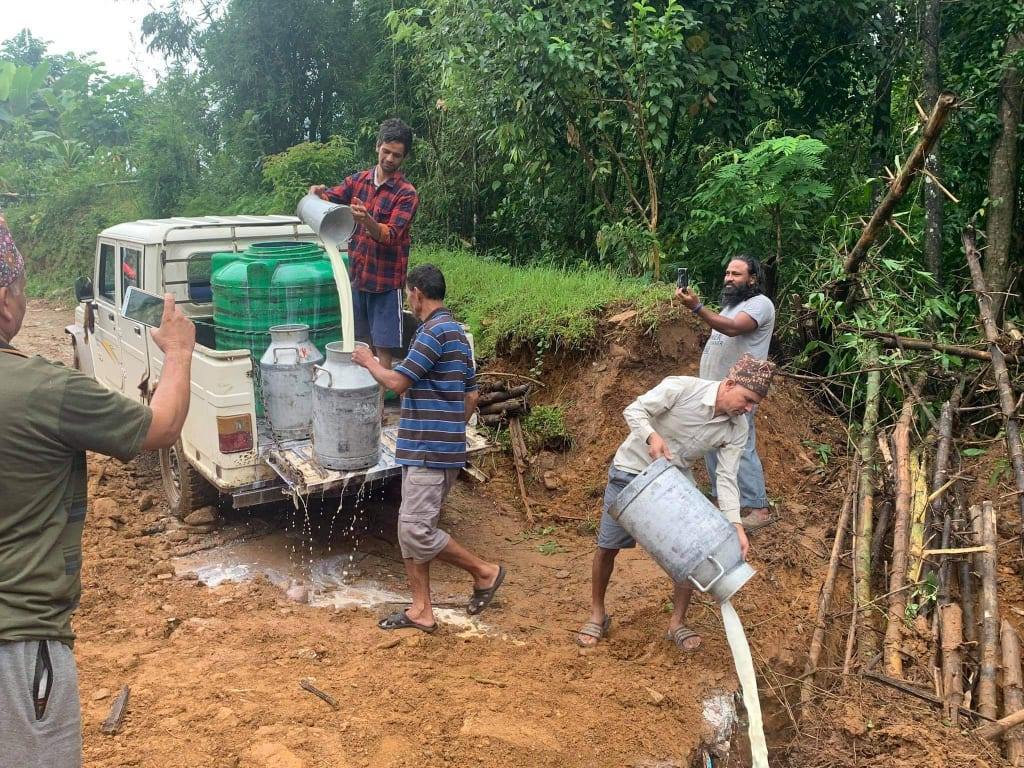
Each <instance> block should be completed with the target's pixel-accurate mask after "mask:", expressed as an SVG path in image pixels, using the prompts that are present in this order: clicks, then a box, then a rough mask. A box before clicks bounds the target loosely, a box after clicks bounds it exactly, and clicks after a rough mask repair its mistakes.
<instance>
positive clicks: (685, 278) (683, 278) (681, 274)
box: [676, 267, 690, 291]
mask: <svg viewBox="0 0 1024 768" xmlns="http://www.w3.org/2000/svg"><path fill="white" fill-rule="evenodd" d="M676 287H677V288H682V289H683V290H684V291H685V290H686V289H687V288H689V287H690V270H689V269H687V268H686V267H679V268H678V269H677V270H676Z"/></svg>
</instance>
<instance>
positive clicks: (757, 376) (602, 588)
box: [575, 355, 774, 651]
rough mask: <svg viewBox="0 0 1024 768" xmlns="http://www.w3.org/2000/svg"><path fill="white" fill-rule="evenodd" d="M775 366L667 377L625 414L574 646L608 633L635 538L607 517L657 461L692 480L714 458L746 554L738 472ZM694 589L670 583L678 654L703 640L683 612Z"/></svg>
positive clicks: (721, 498)
mask: <svg viewBox="0 0 1024 768" xmlns="http://www.w3.org/2000/svg"><path fill="white" fill-rule="evenodd" d="M773 370H774V366H773V365H772V363H769V362H768V361H766V360H755V359H754V358H753V357H751V356H750V355H744V356H743V357H742V358H740V359H739V360H738V361H737V362H736V364H735V365H734V366H733V367H732V368H731V369H730V370H729V373H728V376H726V377H725V378H724V379H723V380H721V381H706V380H704V379H698V378H695V377H692V376H669V377H667V378H666V379H664V380H663V381H662V382H661V383H660V384H659V385H658V386H656V387H655V388H654V389H652V390H651V391H649V392H647V393H645V394H643V395H641V396H640V397H638V398H637V399H636V400H634V401H633V402H632V403H630V405H629V406H628V407H627V408H626V410H625V411H623V416H624V417H625V419H626V423H627V424H628V425H629V436H628V437H627V438H626V439H625V440H624V441H623V443H622V445H620V446H619V450H618V451H617V452H616V453H615V457H614V459H612V465H611V467H610V468H609V470H608V485H607V486H606V488H605V493H604V509H603V512H602V514H601V524H600V528H599V529H598V534H597V551H596V552H595V553H594V562H593V566H592V571H591V599H590V617H589V618H588V620H587V622H586V623H585V624H584V625H583V626H582V627H581V628H580V629H579V631H578V632H577V633H576V635H575V640H576V644H577V645H580V646H582V647H584V648H589V647H592V646H594V645H596V644H597V643H598V641H599V640H600V639H601V638H603V637H605V635H607V634H608V629H609V627H610V626H611V616H610V615H609V614H608V611H607V610H606V607H605V594H606V592H607V590H608V582H609V581H610V580H611V576H612V571H613V569H614V567H615V557H616V555H618V553H619V550H620V549H625V548H630V547H634V546H636V541H635V540H634V539H633V537H632V536H630V535H629V533H628V532H627V531H626V529H625V528H623V527H622V526H621V525H619V523H618V522H617V521H616V520H615V519H614V518H613V517H612V516H611V515H610V514H609V513H608V510H609V508H610V507H611V505H612V504H613V503H614V502H615V499H616V498H618V495H619V494H620V493H621V492H622V490H623V489H624V488H625V487H626V486H627V485H628V484H629V483H630V482H631V481H632V480H633V478H635V477H636V476H637V475H638V474H640V473H641V472H643V471H644V469H646V468H647V466H648V465H649V464H650V463H651V462H653V461H654V460H655V459H659V458H665V459H667V460H668V461H671V462H672V463H674V464H675V465H676V466H678V467H679V468H680V469H681V470H682V471H683V472H684V473H685V474H686V475H687V477H689V478H690V480H691V481H692V480H693V476H692V475H691V474H690V467H691V466H692V465H693V462H694V461H696V460H697V459H700V458H703V457H704V455H705V454H706V453H713V454H714V455H715V457H716V459H717V481H718V482H717V485H718V507H719V510H720V511H721V512H722V514H723V515H725V517H726V518H727V519H728V520H729V522H730V523H732V524H733V525H734V526H735V527H736V535H737V536H738V537H739V540H740V549H741V551H742V553H743V557H744V558H746V556H747V548H748V544H747V536H746V533H745V532H744V530H743V525H742V523H741V522H740V496H739V488H738V486H737V479H736V475H737V470H738V468H739V463H740V457H741V455H742V454H743V451H744V447H745V446H746V443H747V430H748V424H747V418H746V415H747V414H748V413H750V411H751V410H753V408H754V407H755V406H756V405H757V404H758V403H760V402H761V400H762V399H764V398H765V397H766V396H767V395H768V387H769V385H770V384H771V378H772V373H773ZM692 593H693V587H691V586H690V585H689V584H688V583H679V582H677V583H675V585H674V591H673V596H672V606H673V610H672V616H671V618H670V619H669V624H668V633H667V638H668V640H670V641H671V642H672V643H673V644H674V645H675V646H676V647H677V648H678V649H679V650H681V651H695V650H696V649H697V648H698V647H699V646H700V643H701V638H700V636H699V635H698V634H697V633H696V632H694V631H693V630H692V629H690V628H689V627H687V626H686V625H685V624H684V622H685V620H686V611H687V609H688V608H689V606H690V597H691V595H692Z"/></svg>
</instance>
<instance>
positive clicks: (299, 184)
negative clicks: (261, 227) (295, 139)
mask: <svg viewBox="0 0 1024 768" xmlns="http://www.w3.org/2000/svg"><path fill="white" fill-rule="evenodd" d="M354 163H355V159H354V156H353V151H352V144H351V142H349V141H347V140H346V139H344V138H343V137H341V136H332V137H331V138H330V139H328V140H327V141H326V142H324V143H319V142H309V141H307V142H303V143H302V144H296V145H295V146H294V147H289V148H288V149H286V150H285V151H284V152H281V153H280V154H277V155H271V156H270V157H268V158H266V159H265V160H264V163H263V179H264V181H266V182H267V183H268V184H269V185H270V189H271V205H272V206H273V208H274V209H275V211H276V212H280V213H283V212H289V213H290V212H292V211H294V210H295V204H296V203H298V201H299V198H301V197H302V196H303V195H304V194H306V191H307V190H308V189H309V187H310V185H311V184H324V183H327V184H336V183H338V182H340V181H341V180H342V179H343V178H345V177H346V176H347V175H349V174H350V173H352V172H353V171H355V170H356V167H355V164H354Z"/></svg>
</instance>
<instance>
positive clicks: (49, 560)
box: [0, 215, 195, 768]
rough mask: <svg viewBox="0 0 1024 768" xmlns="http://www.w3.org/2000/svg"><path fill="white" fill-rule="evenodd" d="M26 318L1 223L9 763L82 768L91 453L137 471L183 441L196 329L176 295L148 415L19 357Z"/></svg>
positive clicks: (2, 646) (1, 555)
mask: <svg viewBox="0 0 1024 768" xmlns="http://www.w3.org/2000/svg"><path fill="white" fill-rule="evenodd" d="M26 309H27V300H26V296H25V260H24V259H23V258H22V256H21V254H20V253H19V251H18V249H17V248H16V247H15V245H14V239H13V238H12V237H11V233H10V231H9V230H8V229H7V225H6V224H5V222H4V219H3V216H2V215H0V382H3V387H2V388H0V389H2V401H3V406H2V407H0V498H3V500H4V504H3V512H2V514H0V744H2V745H3V757H2V758H0V763H2V764H3V765H12V766H14V765H16V766H19V768H80V766H81V765H82V724H81V711H80V707H79V700H78V671H77V668H76V665H75V657H74V654H73V652H72V646H73V644H74V640H75V634H74V632H73V631H72V628H71V617H72V614H74V612H75V610H76V609H77V608H78V601H79V598H80V597H81V594H82V579H81V568H82V532H83V529H84V527H85V518H86V507H87V503H86V501H87V500H86V488H87V481H88V470H87V467H86V451H95V452H96V453H102V454H104V455H107V456H114V457H116V458H118V459H121V460H122V461H128V460H129V459H131V458H133V457H134V456H136V455H137V454H139V453H141V452H142V451H152V450H155V449H158V448H168V447H170V446H172V445H174V444H175V443H176V442H177V440H178V436H179V435H180V433H181V428H182V425H183V424H184V423H185V416H186V415H187V414H188V405H189V370H190V366H191V362H192V349H193V347H194V346H195V327H194V326H193V325H192V322H191V321H190V320H188V318H186V317H185V316H184V315H183V314H182V312H181V310H179V309H178V308H177V307H175V305H174V297H173V296H171V295H170V294H167V295H166V296H165V297H164V301H163V317H162V320H161V322H160V327H159V329H157V330H154V331H153V332H152V337H153V341H154V342H155V343H156V345H157V346H158V347H160V349H161V350H162V351H163V353H164V368H163V371H162V374H161V378H160V384H159V386H158V387H157V389H156V392H155V394H154V395H153V400H152V404H151V406H149V407H147V406H145V405H143V404H142V403H139V402H136V401H134V400H130V399H128V398H127V397H125V396H124V395H122V394H120V393H117V392H114V391H112V390H109V389H107V388H106V387H104V386H103V385H102V384H100V383H99V382H97V381H95V380H94V379H91V378H89V377H88V376H85V375H84V374H82V373H79V372H78V371H75V370H70V369H68V368H65V367H64V366H63V365H58V364H55V363H51V362H49V361H47V360H44V359H43V358H41V357H38V356H29V355H26V354H24V353H22V352H20V351H18V350H17V349H15V348H14V346H12V344H11V342H12V341H13V339H14V337H15V336H16V335H17V333H18V331H19V330H21V324H22V321H23V320H24V318H25V312H26Z"/></svg>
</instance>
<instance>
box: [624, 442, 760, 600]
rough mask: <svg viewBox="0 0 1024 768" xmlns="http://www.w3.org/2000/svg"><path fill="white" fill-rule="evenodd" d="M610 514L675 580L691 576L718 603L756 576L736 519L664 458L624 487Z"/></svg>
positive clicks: (691, 580) (682, 579) (692, 580)
mask: <svg viewBox="0 0 1024 768" xmlns="http://www.w3.org/2000/svg"><path fill="white" fill-rule="evenodd" d="M608 513H609V514H610V515H611V516H612V517H614V518H615V519H616V520H618V521H619V524H620V525H621V526H622V527H623V528H625V529H626V530H627V531H629V533H630V534H631V535H632V536H633V538H634V539H636V540H637V541H638V542H639V543H640V546H642V547H643V548H644V549H645V550H647V552H648V554H650V556H651V557H653V558H654V559H655V561H657V563H658V565H660V566H661V567H662V568H663V569H664V570H665V571H666V572H667V573H668V575H669V576H671V577H672V579H673V580H674V581H677V582H682V581H689V582H690V583H691V584H693V585H694V586H695V587H697V589H699V590H700V591H701V592H710V593H711V595H712V597H714V598H715V599H716V600H717V601H718V602H724V601H725V600H728V599H729V598H730V597H732V596H733V594H735V593H736V592H737V591H739V589H740V587H742V586H743V585H744V584H746V583H747V582H748V581H749V580H750V579H751V578H752V577H753V576H754V573H755V571H754V569H753V568H751V567H750V565H749V564H748V563H747V562H746V561H744V560H743V556H742V555H741V554H740V540H739V537H738V536H737V535H736V531H735V529H734V528H733V525H732V523H730V522H729V521H728V520H726V519H725V516H724V515H723V514H722V513H721V512H719V511H718V509H717V508H716V507H715V506H714V505H713V504H712V503H711V502H710V501H708V500H707V498H706V497H705V496H704V494H703V493H701V492H700V491H699V490H698V489H697V486H695V485H694V484H693V483H692V482H690V479H689V478H688V477H687V476H686V475H685V474H683V472H682V471H681V470H680V469H679V467H677V466H676V465H675V464H672V463H670V462H669V461H666V460H665V459H657V460H655V461H654V462H652V463H651V464H650V465H649V466H648V467H647V469H645V470H644V471H643V472H641V473H640V474H639V475H637V476H636V477H635V478H634V479H633V481H632V482H631V483H630V484H629V485H627V486H626V487H625V488H623V489H622V493H620V494H619V497H618V498H617V499H616V500H615V503H614V504H613V505H612V506H611V508H610V509H609V510H608Z"/></svg>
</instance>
